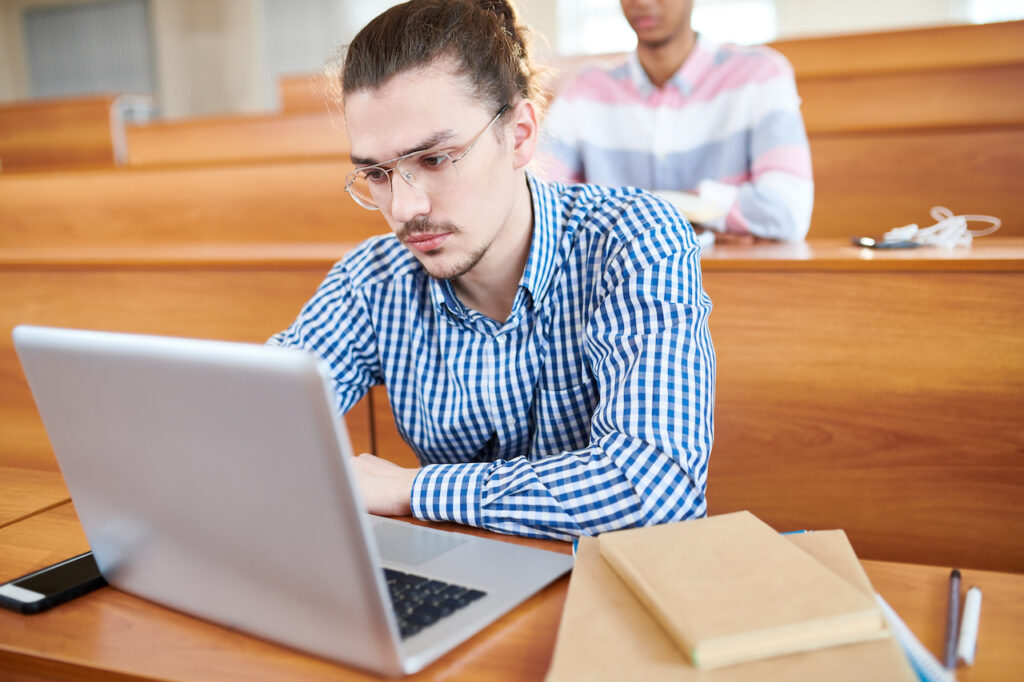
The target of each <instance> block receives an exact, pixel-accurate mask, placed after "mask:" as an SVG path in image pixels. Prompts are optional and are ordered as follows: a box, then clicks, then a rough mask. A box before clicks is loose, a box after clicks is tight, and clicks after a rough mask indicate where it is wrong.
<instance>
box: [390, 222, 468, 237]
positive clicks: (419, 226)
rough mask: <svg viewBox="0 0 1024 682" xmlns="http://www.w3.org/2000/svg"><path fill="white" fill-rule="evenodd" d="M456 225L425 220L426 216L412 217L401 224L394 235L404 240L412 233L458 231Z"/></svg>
mask: <svg viewBox="0 0 1024 682" xmlns="http://www.w3.org/2000/svg"><path fill="white" fill-rule="evenodd" d="M460 231H461V230H459V228H458V227H456V226H455V224H454V223H450V222H447V221H445V222H442V223H435V222H431V221H430V220H427V219H426V218H413V219H412V220H410V221H409V222H407V223H405V224H404V225H402V227H401V229H399V230H397V231H396V232H395V235H396V236H397V237H398V239H399V240H405V239H408V238H409V237H411V236H413V235H419V234H445V233H448V232H460Z"/></svg>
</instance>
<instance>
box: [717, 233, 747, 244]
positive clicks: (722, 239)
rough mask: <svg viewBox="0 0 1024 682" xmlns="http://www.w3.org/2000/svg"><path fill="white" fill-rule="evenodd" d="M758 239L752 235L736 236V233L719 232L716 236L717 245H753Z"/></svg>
mask: <svg viewBox="0 0 1024 682" xmlns="http://www.w3.org/2000/svg"><path fill="white" fill-rule="evenodd" d="M756 241H757V239H756V238H755V237H754V235H752V234H736V233H734V232H718V233H716V234H715V243H716V244H753V243H755V242H756Z"/></svg>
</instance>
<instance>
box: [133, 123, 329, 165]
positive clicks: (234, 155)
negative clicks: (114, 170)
mask: <svg viewBox="0 0 1024 682" xmlns="http://www.w3.org/2000/svg"><path fill="white" fill-rule="evenodd" d="M344 126H345V121H344V116H343V115H342V114H341V113H340V112H339V113H331V112H329V111H327V110H326V109H323V110H321V111H319V112H315V113H300V114H269V115H247V116H216V117H204V118H189V119H183V120H180V121H165V122H158V123H149V124H146V125H132V126H128V128H127V129H126V131H125V132H126V137H127V152H128V153H127V163H128V164H130V165H133V166H150V165H168V164H187V165H198V164H204V163H227V162H234V163H238V162H267V161H271V162H273V161H281V160H295V159H318V158H326V159H331V158H333V159H342V160H347V159H348V154H349V144H348V136H347V135H346V133H345V130H344Z"/></svg>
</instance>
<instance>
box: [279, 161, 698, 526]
mask: <svg viewBox="0 0 1024 682" xmlns="http://www.w3.org/2000/svg"><path fill="white" fill-rule="evenodd" d="M527 182H528V184H529V188H530V192H531V196H532V202H533V237H532V241H531V245H530V252H529V255H528V259H527V264H526V268H525V271H524V273H523V277H522V280H521V282H520V285H519V287H518V289H517V292H516V295H515V300H514V303H513V306H512V311H511V314H510V316H509V318H508V319H507V320H505V321H503V322H496V321H494V320H492V319H490V318H488V317H486V316H484V315H481V314H480V313H478V312H476V311H474V310H471V309H469V308H467V307H466V306H464V305H463V304H462V303H461V302H460V301H459V299H458V298H457V297H456V295H455V293H454V290H453V289H452V286H451V283H450V282H448V281H442V280H435V279H433V278H431V277H429V276H428V275H427V274H426V272H425V271H424V270H423V268H422V267H421V266H420V264H419V262H418V261H417V260H416V258H415V257H414V256H413V255H412V254H411V253H410V252H409V251H408V249H407V248H406V247H404V246H403V245H402V244H401V243H400V242H399V241H398V240H397V239H396V238H395V237H394V236H393V235H387V236H379V237H374V238H371V239H369V240H367V241H365V242H363V243H362V244H360V245H359V246H358V247H357V248H356V249H354V250H353V251H352V252H350V253H349V254H347V255H346V257H345V258H344V259H343V260H342V261H340V262H339V263H337V264H336V265H335V266H334V267H333V268H332V269H331V271H330V273H329V274H328V275H327V277H326V279H325V280H324V281H323V283H322V284H321V285H320V287H319V289H318V290H317V292H316V294H315V295H314V296H313V298H312V299H311V300H310V301H309V302H308V303H307V304H306V306H305V307H304V308H303V309H302V311H301V313H300V314H299V317H298V318H297V319H296V321H295V322H294V323H293V324H292V326H291V327H290V328H289V329H287V330H285V331H283V332H281V333H279V334H277V335H276V336H274V337H273V338H272V339H271V340H270V343H274V344H280V345H287V346H297V347H302V348H305V349H308V350H310V351H312V352H313V353H314V354H315V355H318V356H319V357H320V358H322V359H323V360H324V361H325V362H326V364H327V366H328V367H329V371H330V376H331V378H332V379H333V385H334V389H335V397H336V401H337V409H338V410H339V412H340V413H344V412H346V411H347V410H348V409H349V408H350V407H352V405H354V404H355V403H356V402H357V401H358V400H359V399H360V398H361V397H362V396H363V395H364V394H365V393H366V392H367V390H368V389H369V388H370V387H371V386H373V385H376V384H384V385H385V386H386V388H387V392H388V397H389V399H390V401H391V405H392V408H393V411H394V418H395V423H396V425H397V427H398V430H399V432H400V434H401V435H402V437H403V438H404V439H405V441H406V442H408V443H409V445H410V446H411V447H412V449H413V450H414V451H415V453H416V455H417V457H418V458H419V460H420V463H421V465H422V468H421V469H420V471H419V472H418V474H417V475H416V478H415V482H414V485H413V491H412V499H411V503H412V511H413V514H414V515H415V516H416V517H417V518H420V519H427V520H435V521H454V522H458V523H463V524H469V525H472V526H478V527H482V528H487V529H489V530H493V531H497V532H502V533H515V534H521V535H527V536H534V537H553V538H563V539H565V538H569V537H571V536H575V535H580V534H597V533H600V532H602V531H607V530H613V529H616V528H623V527H628V526H636V525H645V524H655V523H661V522H666V521H675V520H681V519H688V518H693V517H699V516H703V515H704V514H705V513H706V505H705V497H704V492H705V482H706V480H707V471H708V455H709V453H710V451H711V442H712V431H713V428H712V411H713V403H714V385H715V384H714V378H715V356H714V351H713V349H712V345H711V337H710V335H709V332H708V314H709V312H710V310H711V301H710V299H709V298H708V296H707V294H706V293H705V292H704V290H703V288H702V286H701V270H700V263H699V249H698V246H697V242H696V239H695V235H694V233H693V231H692V230H691V229H690V228H689V226H688V225H687V224H686V222H685V221H684V220H683V219H682V218H680V217H679V215H678V214H677V213H676V212H675V211H674V210H673V209H672V208H671V207H670V206H669V205H668V204H667V203H665V202H663V201H662V200H660V199H658V198H656V197H654V196H652V195H650V194H648V193H646V192H642V191H640V190H636V189H630V188H624V189H611V188H603V187H597V186H593V185H575V186H563V185H557V184H550V185H549V184H546V183H544V182H541V181H539V180H537V179H536V178H534V177H532V176H530V175H528V176H527ZM382 454H385V455H386V453H382Z"/></svg>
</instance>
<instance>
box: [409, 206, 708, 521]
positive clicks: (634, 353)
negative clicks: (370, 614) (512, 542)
mask: <svg viewBox="0 0 1024 682" xmlns="http://www.w3.org/2000/svg"><path fill="white" fill-rule="evenodd" d="M643 205H644V206H645V209H644V210H645V211H646V212H647V213H646V215H644V216H637V215H634V216H633V218H634V219H640V220H648V221H652V222H656V223H660V225H661V227H660V228H658V229H655V230H650V231H647V232H645V233H643V234H641V235H640V236H638V237H637V238H635V239H634V240H632V241H631V242H629V243H628V244H626V245H624V246H623V247H622V248H621V249H620V250H619V251H618V253H616V254H615V255H614V256H613V257H611V258H610V259H609V260H608V261H607V262H606V264H605V266H606V267H605V270H604V272H605V274H604V279H603V281H602V287H603V291H602V296H601V300H600V303H599V305H598V306H597V308H596V310H595V312H594V315H593V317H592V319H591V320H590V323H589V325H588V329H587V342H586V353H587V356H588V359H589V364H590V367H591V368H592V374H593V380H594V381H596V382H597V389H598V393H599V395H600V396H601V399H600V402H599V404H598V405H597V408H596V410H595V411H594V413H593V419H592V422H591V434H590V443H589V445H587V446H586V447H584V448H582V449H580V450H576V451H572V452H562V453H552V454H551V455H549V456H547V457H541V458H538V459H535V460H533V461H530V460H527V459H526V458H516V459H513V460H510V461H501V460H499V461H497V462H485V463H468V464H435V465H426V466H424V467H423V468H422V469H420V471H419V473H418V474H417V475H416V477H415V481H414V484H413V489H412V497H411V506H412V512H413V514H414V515H415V516H417V517H419V518H422V519H429V520H436V521H455V522H458V523H464V524H469V525H473V526H478V527H483V528H487V529H490V530H494V531H498V532H503V533H515V534H521V535H528V536H535V537H554V538H568V537H571V536H574V535H580V534H587V535H592V534H596V533H600V532H604V531H608V530H613V529H617V528H624V527H630V526H638V525H649V524H655V523H662V522H667V521H676V520H682V519H688V518H694V517H700V516H703V515H704V514H705V513H706V503H705V497H704V494H705V483H706V480H707V470H708V456H709V454H710V451H711V443H712V432H713V428H712V414H713V405H714V377H715V357H714V351H713V349H712V346H711V338H710V334H709V332H708V314H709V313H710V310H711V303H710V301H709V299H708V298H707V296H706V295H705V294H704V292H703V290H702V288H701V274H700V264H699V260H698V251H697V246H696V241H695V239H694V237H693V234H692V231H691V230H689V228H687V227H685V225H684V224H682V223H681V222H680V221H679V219H678V218H677V217H675V216H674V212H670V210H669V209H668V207H667V205H666V204H662V203H661V202H653V201H652V202H649V203H648V202H646V201H645V202H644V203H643Z"/></svg>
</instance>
